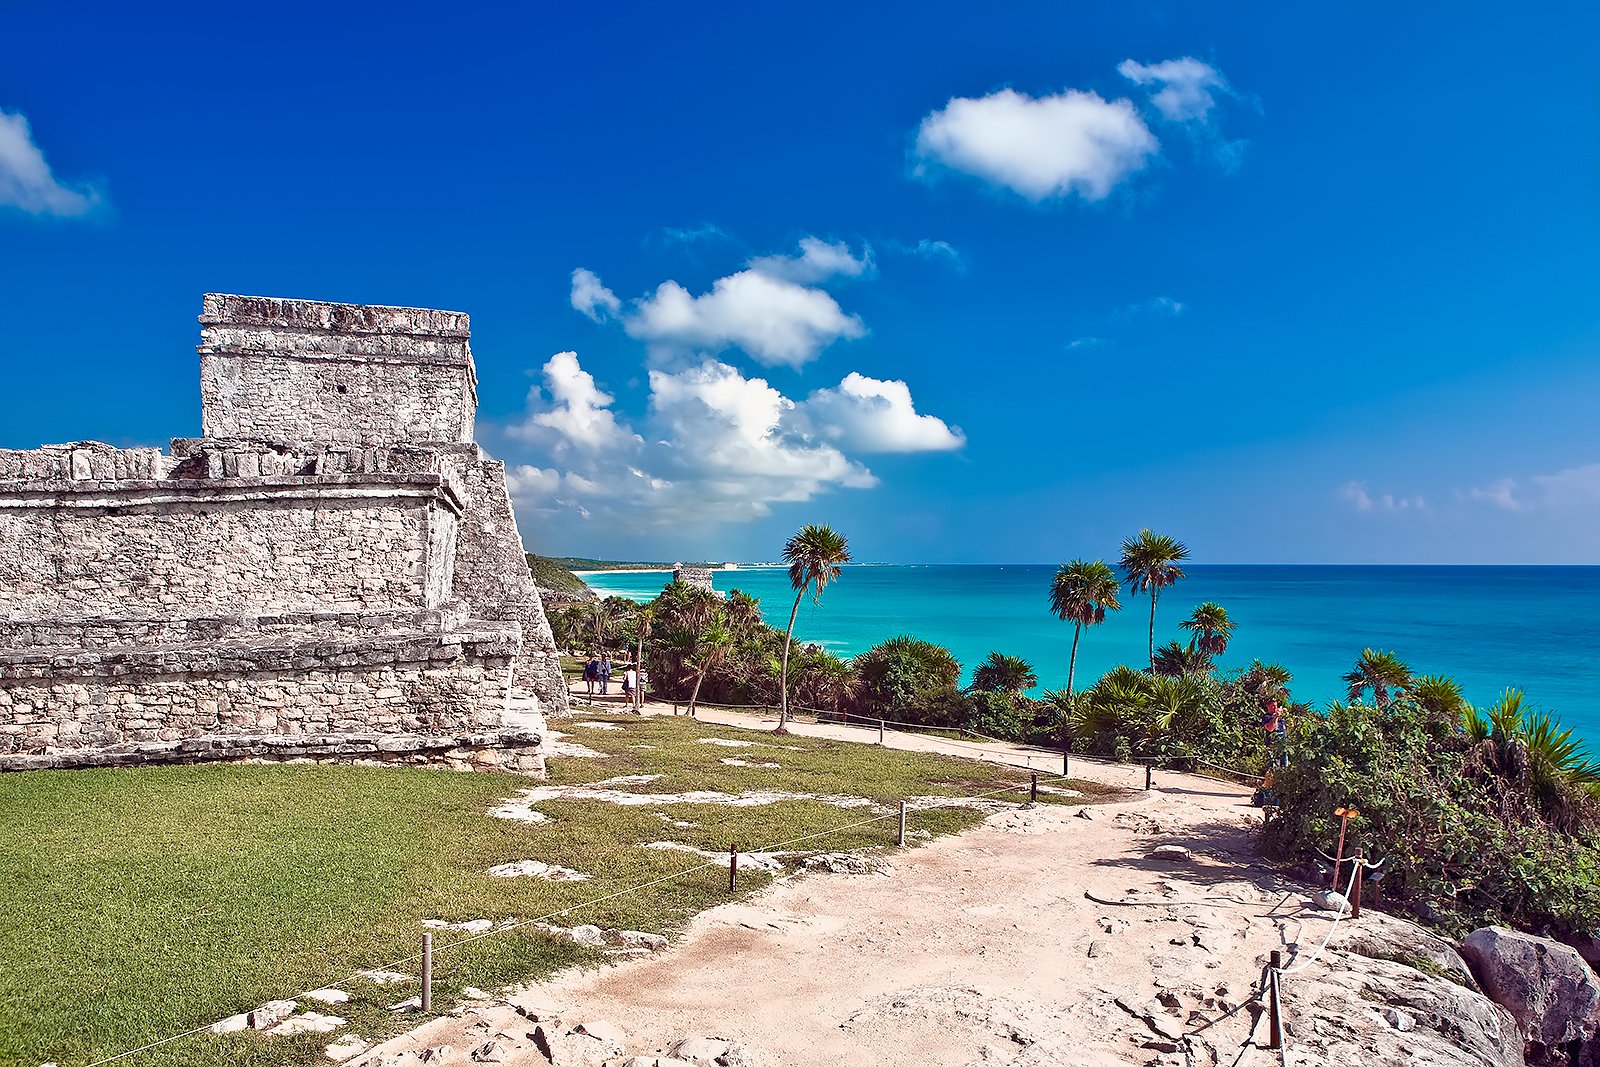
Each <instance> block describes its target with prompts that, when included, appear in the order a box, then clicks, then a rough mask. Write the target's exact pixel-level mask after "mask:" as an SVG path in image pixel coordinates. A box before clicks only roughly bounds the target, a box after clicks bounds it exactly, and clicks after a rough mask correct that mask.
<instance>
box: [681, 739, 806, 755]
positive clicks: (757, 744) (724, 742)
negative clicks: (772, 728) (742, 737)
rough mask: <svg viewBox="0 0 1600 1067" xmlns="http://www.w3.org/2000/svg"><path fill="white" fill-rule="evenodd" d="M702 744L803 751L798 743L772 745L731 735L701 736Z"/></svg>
mask: <svg viewBox="0 0 1600 1067" xmlns="http://www.w3.org/2000/svg"><path fill="white" fill-rule="evenodd" d="M700 743H701V744H702V745H721V746H722V747H723V748H781V749H783V750H784V751H785V752H804V751H805V749H803V748H801V747H799V746H798V745H774V744H771V743H768V742H764V741H739V740H735V739H734V738H731V737H702V738H700Z"/></svg>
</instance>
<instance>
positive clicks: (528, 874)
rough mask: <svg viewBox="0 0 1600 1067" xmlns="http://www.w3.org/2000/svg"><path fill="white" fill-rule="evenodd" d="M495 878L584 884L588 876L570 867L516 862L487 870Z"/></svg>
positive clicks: (498, 865)
mask: <svg viewBox="0 0 1600 1067" xmlns="http://www.w3.org/2000/svg"><path fill="white" fill-rule="evenodd" d="M489 873H490V874H491V875H493V876H494V877H496V878H542V879H544V880H545V881H547V882H586V881H588V880H589V878H590V876H589V875H587V874H584V873H583V872H582V871H575V870H573V869H572V868H571V867H558V866H556V865H555V864H553V863H543V862H541V861H539V860H517V861H515V862H513V863H501V864H497V865H495V866H493V867H490V868H489Z"/></svg>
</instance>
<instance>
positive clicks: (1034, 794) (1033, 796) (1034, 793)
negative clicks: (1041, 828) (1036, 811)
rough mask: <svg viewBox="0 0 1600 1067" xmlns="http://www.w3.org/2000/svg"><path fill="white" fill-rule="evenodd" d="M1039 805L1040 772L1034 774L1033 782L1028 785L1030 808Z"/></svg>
mask: <svg viewBox="0 0 1600 1067" xmlns="http://www.w3.org/2000/svg"><path fill="white" fill-rule="evenodd" d="M1037 803H1039V772H1038V771H1035V772H1034V773H1033V781H1031V782H1029V783H1028V807H1030V808H1031V807H1033V806H1034V805H1035V804H1037Z"/></svg>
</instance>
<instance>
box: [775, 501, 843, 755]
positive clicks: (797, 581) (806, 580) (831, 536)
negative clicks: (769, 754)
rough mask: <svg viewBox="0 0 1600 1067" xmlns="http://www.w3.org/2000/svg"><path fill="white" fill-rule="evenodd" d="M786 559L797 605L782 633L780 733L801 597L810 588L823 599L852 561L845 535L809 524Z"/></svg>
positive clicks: (789, 545) (788, 546)
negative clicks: (830, 585)
mask: <svg viewBox="0 0 1600 1067" xmlns="http://www.w3.org/2000/svg"><path fill="white" fill-rule="evenodd" d="M783 561H784V562H785V563H787V564H788V565H789V584H790V585H791V586H792V587H793V588H794V591H795V592H794V607H793V608H792V609H791V610H790V611H789V627H788V629H787V630H785V631H784V633H783V663H782V666H781V667H780V669H779V673H778V693H779V700H780V704H779V709H778V727H777V731H776V732H777V733H780V734H781V733H788V732H789V650H790V646H792V645H793V644H794V620H795V618H796V617H797V616H798V615H799V614H800V599H801V598H802V597H804V596H805V595H806V592H807V591H808V590H809V591H810V592H811V596H812V599H813V602H817V601H820V600H821V599H822V590H823V589H824V588H826V587H827V585H828V583H829V582H831V581H833V580H834V579H836V578H838V577H839V576H840V574H841V573H843V572H842V571H841V570H840V568H841V567H843V566H844V564H846V563H849V562H850V548H849V545H848V543H847V542H846V541H845V538H844V535H843V534H840V533H836V532H835V531H834V530H833V528H832V527H830V526H818V525H816V524H814V523H807V524H806V525H805V526H802V527H801V528H800V531H799V532H798V533H796V534H795V535H794V536H793V537H791V538H789V540H788V542H786V543H785V544H784V546H783Z"/></svg>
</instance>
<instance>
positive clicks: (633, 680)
mask: <svg viewBox="0 0 1600 1067" xmlns="http://www.w3.org/2000/svg"><path fill="white" fill-rule="evenodd" d="M638 684H639V672H638V671H636V670H634V669H633V668H632V667H629V668H628V669H627V670H626V671H624V672H623V675H622V695H623V696H625V697H627V698H628V699H629V700H632V699H633V690H634V687H635V686H637V685H638Z"/></svg>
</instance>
